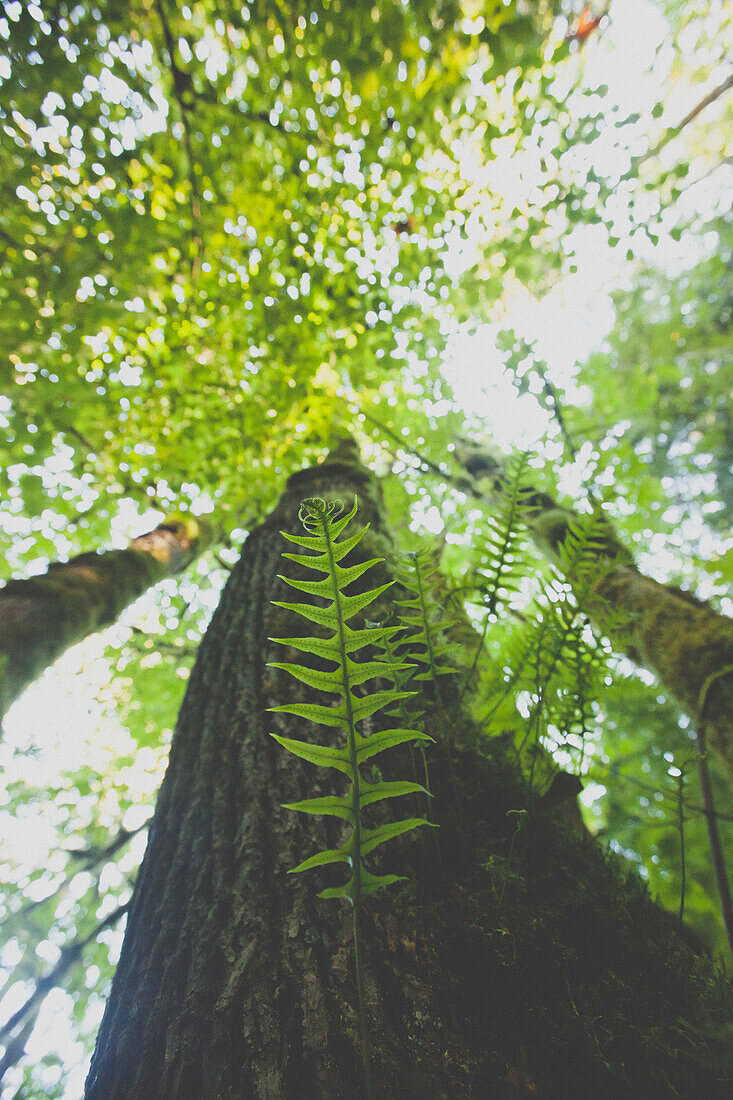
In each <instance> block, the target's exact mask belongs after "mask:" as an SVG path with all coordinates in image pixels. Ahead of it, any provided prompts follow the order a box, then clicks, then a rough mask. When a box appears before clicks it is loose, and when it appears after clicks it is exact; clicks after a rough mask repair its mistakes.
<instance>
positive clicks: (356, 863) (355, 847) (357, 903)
mask: <svg viewBox="0 0 733 1100" xmlns="http://www.w3.org/2000/svg"><path fill="white" fill-rule="evenodd" d="M323 534H324V538H325V542H326V551H327V553H328V564H329V575H330V577H331V583H332V587H333V599H334V608H335V610H336V619H337V622H338V640H339V651H340V654H341V683H342V688H343V693H344V703H345V706H346V719H347V725H348V730H347V733H348V738H349V758H350V761H351V769H352V775H353V780H352V784H351V805H352V809H353V816H354V824H353V830H354V831H353V834H352V849H351V850H352V860H353V862H352V868H353V872H354V878H353V882H354V893H353V897H352V898H351V904H352V907H353V916H354V965H355V970H356V991H357V998H358V1006H359V1034H360V1038H361V1054H362V1059H363V1061H364V1094H365V1097H366V1100H372V1092H371V1044H370V1042H369V1023H368V1021H367V1014H366V996H365V991H364V947H363V941H362V935H361V818H360V808H361V803H360V789H359V763H358V756H357V751H356V724H355V722H354V710H353V707H352V705H351V689H350V685H349V673H348V660H349V656H348V653H347V651H346V646H345V645H344V634H345V627H346V624H345V621H344V614H343V608H342V606H341V592H340V591H339V585H338V580H337V570H336V558H335V555H334V552H333V543H332V540H331V531H330V528H329V525H328V522H327V517H326V514H325V509H324V513H323Z"/></svg>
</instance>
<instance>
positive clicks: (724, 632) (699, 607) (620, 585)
mask: <svg viewBox="0 0 733 1100" xmlns="http://www.w3.org/2000/svg"><path fill="white" fill-rule="evenodd" d="M458 457H459V458H460V460H461V461H462V463H463V465H464V466H465V468H466V470H467V471H468V472H469V474H470V475H471V477H472V479H473V478H476V479H479V480H480V484H478V485H477V484H476V482H473V484H472V485H471V484H469V483H467V482H466V483H464V482H462V484H461V487H462V489H464V491H469V492H471V491H473V493H474V495H478V496H480V497H483V499H484V500H487V501H492V500H493V498H494V495H495V494H496V492H497V491H498V490H500V488H501V484H502V468H501V463H500V461H498V460H497V459H495V458H494V456H493V455H490V454H488V453H485V452H483V451H478V450H475V451H474V450H470V451H469V450H468V449H467V448H465V447H462V448H460V450H459V453H458ZM484 479H485V480H484ZM524 504H525V507H524V510H523V514H522V518H523V519H524V520H525V521H526V522H527V526H528V528H529V533H530V535H531V537H532V540H533V542H534V543H535V545H536V546H537V547H538V549H539V550H540V551H541V552H542V553H544V554H546V555H547V556H548V557H549V558H550V559H551V560H556V559H557V556H558V552H559V551H560V550H561V548H562V546H563V543H564V541H565V539H566V538H567V536H568V532H569V531H570V529H571V524H572V521H573V520H574V519H575V520H577V519H578V518H579V517H578V516H577V515H576V514H575V513H573V512H572V511H571V510H570V509H568V508H564V507H562V506H561V505H559V504H558V503H557V502H556V501H555V500H554V499H553V498H552V497H551V496H550V495H549V494H547V493H542V492H537V491H536V490H530V491H528V492H527V493H526V495H525V498H524ZM569 579H570V581H571V583H572V578H569ZM584 610H585V611H586V612H587V613H588V614H589V615H590V616H591V617H592V618H593V620H594V622H595V623H596V624H597V625H598V626H599V627H600V629H601V630H602V631H603V632H604V633H605V634H606V635H607V636H608V638H609V639H610V641H611V643H612V644H613V645H614V647H615V648H616V649H617V650H618V651H619V652H620V653H624V654H625V655H626V656H627V657H629V658H630V659H631V660H632V661H634V662H636V663H637V664H641V665H644V666H645V667H646V668H648V669H650V670H651V671H652V672H653V673H654V674H655V675H656V676H658V677H659V681H660V683H661V684H662V685H663V687H665V688H666V689H667V691H669V692H670V694H671V695H672V696H673V697H674V698H675V699H676V700H677V702H678V703H679V705H680V707H681V708H682V709H683V710H684V711H685V712H686V713H687V714H688V715H689V716H690V718H691V719H692V721H693V722H694V723H695V724H696V726H697V727H698V729H699V728H704V730H705V732H706V734H707V742H708V745H709V746H710V748H711V749H712V750H713V752H715V753H716V754H717V755H718V756H719V757H720V759H721V760H722V761H723V763H724V765H725V767H726V769H727V771H728V773H729V774H730V775H731V777H733V620H731V619H729V618H728V617H727V616H725V615H722V614H721V613H720V612H719V611H716V610H715V609H714V608H712V607H711V606H710V605H709V604H707V603H705V601H704V600H699V599H697V597H695V596H693V595H692V594H691V593H690V592H685V591H683V590H682V589H680V588H677V587H676V586H675V585H672V584H660V583H659V581H655V580H653V579H652V578H651V577H647V576H646V575H645V574H644V573H642V572H641V570H639V569H638V568H637V567H636V565H635V563H634V559H633V557H632V555H631V553H630V552H629V550H627V549H626V547H625V546H623V545H622V543H621V542H619V540H618V538H617V537H616V534H615V532H614V530H613V528H612V526H611V524H610V522H609V523H608V524H607V530H606V538H605V541H604V545H603V547H602V548H601V550H600V552H599V554H598V579H597V581H596V582H595V584H594V585H593V587H592V589H591V591H590V594H589V595H588V596H587V597H586V599H585V600H584Z"/></svg>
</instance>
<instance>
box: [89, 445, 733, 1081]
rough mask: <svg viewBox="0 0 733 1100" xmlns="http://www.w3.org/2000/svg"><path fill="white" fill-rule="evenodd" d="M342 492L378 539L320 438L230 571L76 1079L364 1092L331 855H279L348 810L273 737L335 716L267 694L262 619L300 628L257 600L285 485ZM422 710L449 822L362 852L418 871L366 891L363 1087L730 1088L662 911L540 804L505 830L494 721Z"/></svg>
mask: <svg viewBox="0 0 733 1100" xmlns="http://www.w3.org/2000/svg"><path fill="white" fill-rule="evenodd" d="M354 493H357V494H358V496H359V500H360V505H361V507H360V514H359V519H361V520H366V519H368V520H371V522H372V529H371V531H370V535H369V537H368V540H365V541H366V542H367V545H364V544H362V545H361V547H360V551H363V553H364V555H365V556H368V557H371V556H373V555H374V553H375V552H376V553H379V552H380V550H382V551H384V549H385V548H388V535H387V533H386V532H385V530H384V528H383V526H382V524H381V520H380V517H379V513H378V509H377V501H376V495H375V489H374V487H373V485H372V484H371V483H370V481H369V480H368V477H367V476H366V475H365V474H364V473H363V472H360V471H359V470H358V469H356V468H354V467H353V466H351V465H349V464H346V463H341V462H330V463H328V464H325V465H324V466H322V467H320V468H316V469H314V470H311V471H308V472H304V473H302V474H299V475H296V476H295V477H294V478H292V479H291V481H290V483H289V485H288V488H287V491H286V493H285V495H284V497H283V499H282V500H281V502H280V504H279V505H278V507H277V509H276V511H275V512H274V514H273V515H272V516H271V517H270V518H269V519H268V521H267V522H266V523H265V524H264V525H263V526H262V527H260V528H258V529H257V530H256V531H254V532H253V533H252V535H251V536H250V537H249V539H248V541H247V543H246V545H245V548H244V552H243V554H242V558H241V560H240V562H239V564H238V566H237V567H236V568H235V570H234V571H233V573H232V575H231V578H230V580H229V582H228V584H227V588H226V590H225V592H224V595H223V598H222V601H221V604H220V607H219V609H218V610H217V612H216V614H215V616H214V619H213V620H212V623H211V626H210V628H209V630H208V633H207V635H206V637H205V639H204V641H203V644H202V646H201V650H200V653H199V657H198V659H197V662H196V666H195V668H194V671H193V674H192V676H191V680H190V682H189V687H188V691H187V694H186V698H185V701H184V704H183V707H182V710H181V714H180V717H179V722H178V725H177V729H176V733H175V736H174V740H173V745H172V749H171V758H170V764H169V767H168V772H167V774H166V777H165V780H164V783H163V787H162V789H161V793H160V797H159V801H158V807H157V810H156V814H155V818H154V822H153V825H152V828H151V833H150V839H149V844H148V849H147V853H146V855H145V859H144V862H143V866H142V868H141V871H140V874H139V877H138V881H137V886H136V889H135V894H134V898H133V900H132V904H131V911H130V917H129V925H128V928H127V932H126V936H125V942H124V946H123V949H122V955H121V959H120V963H119V966H118V969H117V974H116V976H115V980H114V984H113V988H112V993H111V996H110V999H109V1003H108V1005H107V1009H106V1013H105V1017H104V1020H103V1023H102V1026H101V1029H100V1034H99V1037H98V1042H97V1049H96V1052H95V1055H94V1058H93V1061H92V1066H91V1070H90V1074H89V1078H88V1081H87V1090H86V1100H152V1098H153V1097H154V1098H155V1100H249V1098H252V1100H255V1098H256V1100H344V1098H347V1097H348V1098H350V1100H351V1098H358V1097H360V1096H362V1095H363V1093H362V1072H361V1065H360V1056H359V1050H358V1026H357V1019H356V1011H355V1001H356V989H355V981H354V973H353V952H352V946H351V916H350V911H349V907H348V904H347V903H345V902H334V901H323V900H320V899H319V898H318V897H317V896H316V894H317V891H318V889H320V888H322V887H323V886H324V885H327V884H333V883H334V882H336V881H340V875H339V870H338V869H334V868H328V869H323V870H322V871H316V872H311V873H309V874H302V875H296V876H292V877H291V876H288V874H287V872H288V870H289V869H290V868H292V867H293V866H294V865H295V864H296V863H297V862H299V861H300V860H301V859H303V858H305V857H306V856H308V855H311V854H313V853H314V852H315V851H318V850H320V849H322V848H325V847H330V846H333V845H334V844H335V843H338V842H339V837H340V835H341V833H340V829H341V823H340V822H338V821H337V820H335V819H328V818H313V817H306V816H305V815H300V814H296V813H293V812H291V811H287V810H284V809H282V808H281V803H283V802H287V801H293V800H295V799H298V798H302V797H307V796H309V795H319V794H320V795H322V794H327V793H333V792H334V791H335V790H338V789H339V787H338V783H339V778H340V777H339V776H338V774H337V773H336V772H334V771H325V770H323V769H316V768H314V767H313V766H312V765H309V764H307V763H305V762H303V761H302V760H299V759H298V758H296V757H294V756H292V755H291V754H289V753H286V752H284V751H283V750H282V749H281V748H280V747H279V746H278V745H277V744H276V743H275V741H274V740H273V739H272V738H271V737H269V736H268V731H276V732H280V733H283V734H285V735H287V736H295V737H301V738H308V739H311V740H317V741H320V742H321V743H324V742H325V741H326V739H327V737H328V732H329V731H328V730H325V729H324V728H323V727H317V728H315V729H314V728H313V727H309V725H308V724H307V723H304V722H302V721H301V720H299V719H296V718H291V717H286V716H285V715H280V714H277V715H276V714H268V712H267V708H268V707H270V706H272V705H275V704H278V703H282V702H284V701H287V700H293V699H294V698H297V697H299V696H298V689H297V685H296V684H295V682H294V681H293V680H292V679H291V678H290V677H288V676H286V675H285V674H283V673H281V672H280V671H278V670H275V669H269V668H268V667H267V661H268V660H282V659H283V653H282V646H277V645H275V644H273V643H272V642H270V641H269V640H268V639H269V638H270V637H272V636H282V635H283V634H290V635H292V634H293V633H295V632H296V631H297V629H298V626H297V623H298V620H297V618H296V617H295V616H293V615H291V614H290V613H287V612H283V611H282V610H280V609H277V608H275V607H273V606H272V604H271V602H270V601H271V600H272V599H283V598H285V599H289V598H292V593H291V590H290V589H287V590H286V589H285V586H284V585H283V584H282V583H281V582H280V581H278V580H277V578H276V574H277V573H278V572H281V573H282V572H284V571H285V570H286V569H290V568H292V569H293V570H295V567H294V566H293V565H292V563H288V562H287V561H285V560H284V559H282V558H281V557H280V554H281V552H282V551H283V550H284V549H289V547H288V546H287V545H286V544H285V543H284V540H283V539H282V538H281V537H280V536H279V534H278V532H279V530H281V529H287V530H290V531H297V530H298V521H297V509H298V504H299V501H300V500H301V498H302V497H304V496H313V495H318V496H324V497H327V498H328V497H333V496H339V497H342V498H346V500H347V501H349V500H350V499H351V498H352V496H353V495H354ZM313 629H314V628H310V630H305V631H304V632H305V633H312V632H313ZM305 690H306V689H303V692H304V695H303V696H300V697H301V698H302V697H304V696H305ZM310 697H311V698H312V696H310ZM428 717H429V721H430V722H431V728H432V729H433V730H434V732H435V733H436V734H439V733H440V731H441V730H445V729H446V728H447V726H448V724H450V728H451V733H452V735H453V738H454V740H455V743H456V745H457V747H456V749H455V752H454V754H453V756H452V758H449V757H448V756H447V755H446V754H445V753H444V752H443V751H442V749H441V748H440V746H436V747H435V749H434V751H433V752H432V753H431V765H430V766H431V784H432V787H433V790H434V792H435V799H434V817H435V819H436V820H437V821H438V822H439V823H440V825H441V829H440V830H439V831H438V830H429V831H428V830H418V831H417V832H416V833H415V834H411V835H410V836H409V837H405V838H402V839H401V840H400V841H396V842H393V843H391V844H390V845H387V846H385V848H383V849H380V851H382V852H384V853H385V854H384V856H383V857H382V858H381V859H380V860H379V861H377V862H375V863H373V864H372V866H373V867H374V869H376V870H384V871H388V870H389V871H396V872H397V873H404V874H407V875H409V876H410V878H411V882H410V883H409V884H403V885H401V886H398V887H393V888H391V889H390V890H388V891H383V892H382V893H381V894H377V895H374V896H373V897H371V898H369V899H367V903H366V919H365V922H364V927H365V939H366V972H367V999H368V1001H369V1006H370V1017H371V1032H372V1042H373V1046H374V1063H375V1064H374V1073H373V1078H374V1082H375V1095H376V1096H378V1097H380V1098H382V1097H383V1098H393V1097H400V1098H403V1097H404V1098H406V1100H410V1098H415V1100H417V1098H418V1097H419V1098H420V1100H439V1098H446V1100H448V1098H450V1100H453V1098H460V1097H475V1098H476V1100H479V1098H480V1100H486V1098H487V1097H492V1098H494V1100H502V1098H504V1097H507V1098H509V1097H514V1098H516V1097H533V1096H534V1097H551V1098H554V1097H556V1098H557V1100H568V1098H572V1097H581V1096H582V1097H588V1096H593V1097H594V1098H608V1100H623V1098H625V1097H629V1098H631V1097H634V1098H637V1097H639V1096H645V1097H652V1098H654V1097H667V1096H670V1097H671V1096H689V1095H693V1092H694V1093H695V1094H700V1095H705V1096H706V1097H710V1098H711V1100H712V1098H717V1097H719V1098H721V1100H722V1097H723V1096H725V1095H726V1093H727V1087H726V1084H725V1083H724V1082H725V1080H726V1078H725V1074H724V1073H723V1072H722V1071H720V1070H719V1069H716V1068H711V1067H710V1066H708V1065H707V1064H706V1059H709V1058H711V1057H712V1055H713V1053H714V1052H715V1051H716V1043H715V1041H714V1039H713V1038H712V1037H711V1035H710V1034H709V1033H708V1032H709V1028H710V1026H711V1021H713V1020H714V1019H715V1017H716V1016H717V1017H718V1018H724V1012H725V1007H724V1005H723V1004H722V1003H721V1000H722V999H724V996H725V994H724V991H723V990H722V989H720V988H717V987H716V986H715V982H716V978H715V977H714V975H713V974H712V971H711V968H709V967H708V966H707V965H706V964H705V963H704V962H702V963H699V962H698V961H696V959H695V957H694V956H693V954H692V952H691V950H690V949H689V948H688V947H687V946H686V945H685V944H684V943H683V942H682V940H681V939H680V937H679V936H678V934H677V931H676V922H675V921H674V920H673V919H672V918H671V917H669V916H667V915H665V914H663V913H662V912H661V911H660V910H658V909H657V908H656V907H655V906H653V905H652V904H651V902H650V901H649V899H648V898H647V897H646V895H645V893H644V891H643V888H641V886H640V885H639V883H638V881H636V880H629V881H625V880H622V878H621V877H620V876H619V871H618V869H617V868H616V867H615V866H614V865H611V864H609V862H608V861H607V860H606V858H605V857H604V856H603V854H602V853H601V852H600V851H599V850H598V849H597V848H596V846H595V845H594V844H593V843H592V842H591V841H590V840H588V839H581V838H579V837H576V836H574V835H571V834H569V833H567V832H564V831H563V830H562V829H561V828H560V827H559V826H558V825H557V823H556V822H553V819H552V818H551V817H549V818H548V816H547V815H546V814H542V813H541V812H536V813H530V822H529V824H528V825H527V826H526V827H525V828H524V829H523V830H522V831H521V834H519V836H518V837H517V838H515V842H514V843H512V835H513V833H514V830H515V824H516V820H517V819H516V817H515V816H514V815H510V816H507V811H509V810H517V809H520V808H526V807H527V806H528V805H529V799H528V795H527V790H526V787H525V785H524V783H523V781H522V779H521V777H520V775H519V772H518V770H517V768H516V766H515V765H514V763H513V762H512V761H509V759H508V757H507V755H506V753H505V751H504V748H503V745H502V743H501V742H496V741H495V742H492V743H491V744H490V745H489V746H482V747H475V746H474V747H471V741H472V739H474V740H475V736H476V731H474V730H472V728H471V726H470V723H468V722H467V721H466V719H465V718H464V717H463V716H462V715H461V714H460V713H459V712H458V710H457V709H456V707H455V705H454V704H453V705H452V709H450V710H448V711H445V710H442V709H441V708H440V707H439V706H438V705H437V703H436V702H435V701H433V703H432V704H429V706H428ZM391 752H392V753H393V754H394V755H393V756H392V758H391V759H390V752H387V753H385V754H383V756H381V757H378V758H377V761H378V762H380V763H381V766H382V767H383V773H384V775H385V777H389V778H393V777H394V778H400V777H401V778H405V777H406V776H407V772H408V770H409V767H410V756H409V752H408V751H404V752H400V751H399V750H391ZM413 797H414V796H413ZM385 805H386V807H387V810H385V809H384V807H385ZM381 809H382V812H385V813H386V812H388V811H389V804H384V803H383V804H381ZM421 809H422V807H421V806H420V805H419V803H418V802H416V803H415V804H413V806H407V807H405V806H403V807H401V811H403V812H401V813H400V816H407V814H408V813H410V812H418V813H419V812H421ZM421 834H429V835H421ZM510 847H511V848H512V849H513V854H512V855H511V856H510ZM328 871H332V872H333V876H332V877H329V875H328V874H327V872H328ZM500 899H501V900H500ZM708 1010H709V1011H710V1012H711V1014H712V1015H711V1017H710V1018H708V1017H707V1015H706V1013H707V1011H708ZM727 1080H728V1082H729V1083H730V1079H727Z"/></svg>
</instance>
